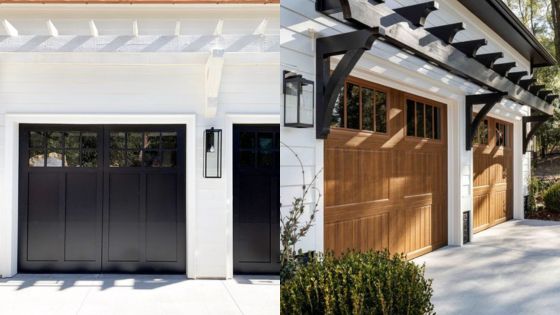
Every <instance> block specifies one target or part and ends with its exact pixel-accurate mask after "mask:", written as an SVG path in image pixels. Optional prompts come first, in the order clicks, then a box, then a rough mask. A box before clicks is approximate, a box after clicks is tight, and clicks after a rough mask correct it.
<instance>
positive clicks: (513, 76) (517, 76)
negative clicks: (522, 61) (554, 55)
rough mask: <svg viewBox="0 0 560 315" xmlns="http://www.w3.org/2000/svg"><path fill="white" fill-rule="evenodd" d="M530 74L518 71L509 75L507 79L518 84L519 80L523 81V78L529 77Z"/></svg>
mask: <svg viewBox="0 0 560 315" xmlns="http://www.w3.org/2000/svg"><path fill="white" fill-rule="evenodd" d="M528 74H529V72H527V71H516V72H510V73H508V74H507V78H508V79H509V80H510V81H511V82H513V83H515V84H517V83H518V82H519V80H521V78H523V77H524V76H526V75H528Z"/></svg>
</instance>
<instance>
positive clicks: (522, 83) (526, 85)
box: [518, 78, 537, 91]
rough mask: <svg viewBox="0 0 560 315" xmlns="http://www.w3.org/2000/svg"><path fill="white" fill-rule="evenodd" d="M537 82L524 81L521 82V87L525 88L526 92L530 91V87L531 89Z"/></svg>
mask: <svg viewBox="0 0 560 315" xmlns="http://www.w3.org/2000/svg"><path fill="white" fill-rule="evenodd" d="M536 82H537V80H536V79H533V78H530V79H523V80H519V83H518V84H519V86H520V87H522V88H524V89H525V90H527V91H528V90H529V87H531V85H533V84H535V83H536Z"/></svg>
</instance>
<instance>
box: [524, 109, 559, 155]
mask: <svg viewBox="0 0 560 315" xmlns="http://www.w3.org/2000/svg"><path fill="white" fill-rule="evenodd" d="M550 118H552V115H546V114H544V115H536V116H523V118H522V122H523V154H525V153H527V147H528V146H529V142H530V141H531V139H532V138H533V136H534V135H535V133H536V132H537V130H539V128H540V126H542V125H543V124H544V123H545V122H546V121H547V120H549V119H550ZM529 124H532V125H531V130H530V131H529V132H527V126H528V125H529Z"/></svg>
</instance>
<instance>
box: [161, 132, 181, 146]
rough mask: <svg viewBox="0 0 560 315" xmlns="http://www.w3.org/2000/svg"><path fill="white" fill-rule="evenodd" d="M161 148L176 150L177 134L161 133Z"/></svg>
mask: <svg viewBox="0 0 560 315" xmlns="http://www.w3.org/2000/svg"><path fill="white" fill-rule="evenodd" d="M161 147H162V148H164V149H175V148H177V133H176V132H162V133H161Z"/></svg>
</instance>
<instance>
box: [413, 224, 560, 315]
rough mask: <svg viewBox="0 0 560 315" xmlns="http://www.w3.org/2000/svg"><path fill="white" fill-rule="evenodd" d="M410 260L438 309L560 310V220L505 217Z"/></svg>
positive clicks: (541, 314)
mask: <svg viewBox="0 0 560 315" xmlns="http://www.w3.org/2000/svg"><path fill="white" fill-rule="evenodd" d="M414 261H415V262H416V263H420V264H421V263H426V274H427V277H428V278H432V279H433V289H434V296H433V300H432V302H433V303H434V305H435V307H436V312H437V313H438V314H443V315H446V314H469V315H470V314H478V315H482V314H507V315H513V314H538V315H544V314H560V222H546V221H536V220H525V221H509V222H506V223H504V224H501V225H499V226H496V227H494V228H491V229H489V230H486V231H484V232H481V233H479V234H476V235H475V237H474V241H473V242H472V243H470V244H468V245H466V246H464V247H446V248H443V249H440V250H437V251H435V252H433V253H430V254H428V255H425V256H422V257H420V258H417V259H415V260H414Z"/></svg>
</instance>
